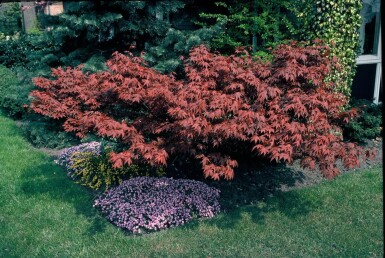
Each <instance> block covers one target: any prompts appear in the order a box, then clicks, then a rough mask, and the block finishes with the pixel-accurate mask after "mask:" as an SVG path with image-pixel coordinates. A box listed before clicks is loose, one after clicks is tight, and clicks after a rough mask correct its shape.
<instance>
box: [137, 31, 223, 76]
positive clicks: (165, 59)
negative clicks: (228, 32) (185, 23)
mask: <svg viewBox="0 0 385 258" xmlns="http://www.w3.org/2000/svg"><path fill="white" fill-rule="evenodd" d="M221 30H222V27H221V26H219V25H217V26H213V27H211V28H202V29H197V30H193V31H183V30H177V29H173V28H170V29H169V30H168V31H167V33H166V34H165V37H164V38H163V39H162V40H161V41H160V42H159V43H158V44H157V45H150V44H148V46H147V48H146V54H145V56H144V58H145V60H146V61H147V62H148V63H149V65H150V66H152V67H153V68H155V69H156V70H158V71H159V72H161V73H170V72H176V73H177V74H182V73H183V72H182V68H183V67H182V64H183V60H184V57H185V56H188V53H189V51H190V49H191V48H192V47H193V46H197V45H200V44H205V45H207V46H210V44H211V43H210V42H211V39H212V38H213V36H214V35H218V34H219V32H220V31H221Z"/></svg>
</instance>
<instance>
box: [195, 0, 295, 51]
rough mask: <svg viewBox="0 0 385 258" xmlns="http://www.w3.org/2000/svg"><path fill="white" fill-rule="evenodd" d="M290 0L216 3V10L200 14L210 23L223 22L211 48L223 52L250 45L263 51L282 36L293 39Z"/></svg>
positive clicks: (283, 38) (293, 25)
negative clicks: (221, 28)
mask: <svg viewBox="0 0 385 258" xmlns="http://www.w3.org/2000/svg"><path fill="white" fill-rule="evenodd" d="M292 4H293V3H292V1H290V0H284V1H280V0H273V1H267V0H262V1H260V0H258V1H255V0H249V1H234V0H227V1H222V2H216V5H217V9H216V10H215V13H204V12H203V13H201V14H200V16H201V17H202V18H203V19H204V21H205V22H200V23H199V24H201V25H203V26H206V27H207V26H210V23H211V24H213V23H215V24H222V25H223V26H224V27H225V29H224V30H223V31H222V32H221V33H220V35H219V36H216V37H214V38H213V41H212V47H213V48H214V49H217V50H220V51H221V52H222V53H223V52H232V51H233V50H234V48H235V47H238V46H253V50H254V51H257V50H265V49H266V47H269V46H272V44H277V43H279V42H282V41H283V40H285V39H288V38H290V39H293V37H294V32H295V31H296V27H297V26H298V24H297V21H296V19H295V17H294V16H293V15H292V14H291V13H290V12H289V11H290V10H291V9H292Z"/></svg>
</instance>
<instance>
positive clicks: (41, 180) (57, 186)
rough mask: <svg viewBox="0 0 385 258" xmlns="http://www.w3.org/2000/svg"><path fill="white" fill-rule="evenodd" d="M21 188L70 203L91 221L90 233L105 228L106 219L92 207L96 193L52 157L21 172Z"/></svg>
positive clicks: (27, 191) (28, 193)
mask: <svg viewBox="0 0 385 258" xmlns="http://www.w3.org/2000/svg"><path fill="white" fill-rule="evenodd" d="M21 182H22V186H21V190H22V192H23V193H24V194H25V195H27V196H37V195H47V196H49V198H52V199H53V200H56V201H59V202H64V203H69V204H70V205H71V206H72V207H74V208H75V211H76V213H77V214H80V215H82V216H85V217H86V218H87V220H88V221H91V222H92V223H91V226H90V227H89V228H88V229H87V232H85V233H86V234H88V235H94V234H96V233H99V232H102V231H104V230H105V227H106V225H107V223H106V220H105V219H104V218H103V217H102V216H100V215H99V214H98V211H97V210H96V209H94V208H93V207H92V205H93V199H94V195H93V194H92V193H91V192H89V191H88V190H87V189H85V188H83V187H82V186H80V185H77V184H75V183H74V182H73V181H71V180H70V179H69V178H68V177H67V175H66V173H65V172H64V171H63V170H62V168H60V167H59V166H58V165H56V164H55V163H54V162H53V161H52V158H49V157H46V160H45V161H44V162H41V164H40V165H39V166H32V167H30V168H28V169H27V170H25V171H23V172H22V174H21Z"/></svg>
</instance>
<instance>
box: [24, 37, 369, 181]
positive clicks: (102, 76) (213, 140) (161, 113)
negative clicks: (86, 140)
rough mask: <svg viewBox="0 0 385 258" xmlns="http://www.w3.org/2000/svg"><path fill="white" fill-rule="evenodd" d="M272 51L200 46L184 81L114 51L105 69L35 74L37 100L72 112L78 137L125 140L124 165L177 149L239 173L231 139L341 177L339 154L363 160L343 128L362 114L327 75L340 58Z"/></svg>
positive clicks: (216, 168) (163, 160) (159, 159)
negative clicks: (255, 54) (229, 150)
mask: <svg viewBox="0 0 385 258" xmlns="http://www.w3.org/2000/svg"><path fill="white" fill-rule="evenodd" d="M273 55H274V58H273V61H272V62H271V63H262V62H259V61H255V60H253V58H252V57H251V56H250V55H249V53H248V52H247V51H245V50H243V49H239V50H238V51H237V52H236V53H235V54H234V55H231V56H222V55H220V54H217V53H211V52H209V50H208V49H207V48H206V47H205V46H198V47H196V48H194V49H192V50H191V52H190V56H189V58H188V59H187V60H186V61H185V72H186V79H185V80H183V81H182V80H180V81H177V80H175V79H174V78H173V77H171V76H167V75H162V74H159V73H158V72H156V71H154V70H153V69H151V68H148V67H146V65H145V64H144V62H143V61H142V60H141V59H140V58H138V57H133V56H132V55H129V56H126V55H123V54H119V53H115V54H114V55H113V56H112V58H111V59H110V60H109V61H108V62H107V66H108V68H109V71H107V72H100V73H97V74H83V73H82V72H81V70H80V67H78V68H66V69H61V68H59V69H54V70H53V73H52V75H53V76H55V77H56V78H57V79H55V80H49V79H44V78H36V79H35V84H36V85H37V86H38V87H39V88H40V90H38V91H33V92H32V93H31V95H32V96H33V98H34V100H33V102H32V104H31V107H32V109H33V110H34V111H35V112H37V113H40V114H43V115H46V116H50V117H52V118H57V119H59V118H60V119H64V128H65V130H66V131H71V132H76V133H77V135H78V136H80V137H83V136H85V135H86V134H87V133H89V132H91V131H92V132H96V134H98V135H99V136H103V137H110V138H114V139H117V140H118V141H120V142H121V143H122V144H124V146H126V150H124V151H123V152H120V153H113V154H112V155H111V161H112V162H114V164H115V166H117V167H120V166H122V165H124V164H131V163H132V162H134V161H135V160H142V161H143V160H144V161H146V162H148V163H150V164H152V165H166V164H167V158H168V155H169V154H174V153H184V154H188V155H190V156H192V157H195V158H196V159H198V160H200V161H201V164H202V169H203V172H204V174H205V175H206V176H208V177H211V178H213V179H219V178H220V177H225V178H226V179H231V178H232V177H233V176H234V168H235V167H236V166H237V161H236V160H234V158H232V157H231V156H229V155H226V154H225V153H224V152H223V151H221V150H223V148H224V147H226V145H227V144H228V143H229V142H230V141H231V142H234V141H235V142H237V144H239V146H241V145H242V146H250V145H251V146H252V147H251V149H250V150H249V151H250V152H256V153H257V154H259V155H262V156H265V157H267V158H269V159H270V160H272V161H276V162H280V161H283V162H287V163H290V162H292V161H293V160H294V159H298V158H299V159H301V160H302V162H301V164H302V165H303V166H304V167H309V168H315V167H316V165H318V166H319V168H320V170H321V171H322V173H323V175H324V176H325V177H327V178H333V177H334V176H336V175H337V174H338V170H337V168H336V166H335V163H336V160H337V159H341V160H342V161H343V164H344V165H345V166H347V167H354V166H356V165H358V164H359V156H360V155H361V154H362V150H361V148H359V147H358V146H357V145H356V144H353V143H344V142H343V141H342V140H343V139H342V136H341V135H342V133H341V129H340V128H339V127H338V124H339V123H341V122H346V121H348V120H349V119H350V118H352V117H354V116H355V115H356V113H357V111H356V110H350V111H341V107H343V106H344V105H345V104H346V99H345V97H344V96H343V95H342V94H338V93H335V92H334V91H333V88H332V87H333V85H331V84H328V83H325V82H324V78H325V76H326V75H327V74H328V73H329V71H330V68H331V65H335V64H333V63H332V62H331V61H330V58H329V49H328V48H327V47H325V46H322V45H321V44H320V43H317V42H316V43H315V45H312V46H305V45H302V44H300V43H296V42H293V43H291V44H289V45H281V46H279V47H278V48H277V49H276V50H274V51H273Z"/></svg>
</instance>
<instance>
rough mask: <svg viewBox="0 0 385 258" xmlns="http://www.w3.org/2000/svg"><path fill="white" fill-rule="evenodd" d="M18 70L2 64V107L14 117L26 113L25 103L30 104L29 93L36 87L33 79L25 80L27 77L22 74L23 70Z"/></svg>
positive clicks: (0, 80) (0, 85) (0, 82)
mask: <svg viewBox="0 0 385 258" xmlns="http://www.w3.org/2000/svg"><path fill="white" fill-rule="evenodd" d="M18 71H19V73H17V72H14V71H12V70H11V69H9V68H6V67H5V66H2V65H0V107H1V108H3V109H4V110H5V113H6V114H8V115H10V116H14V117H21V116H22V114H23V113H25V111H26V109H25V108H24V107H23V105H28V104H29V100H28V95H29V93H30V92H31V90H32V89H33V88H34V86H33V84H32V81H30V82H29V83H28V82H27V81H25V77H23V76H21V75H22V71H20V70H18ZM18 75H19V76H18Z"/></svg>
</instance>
